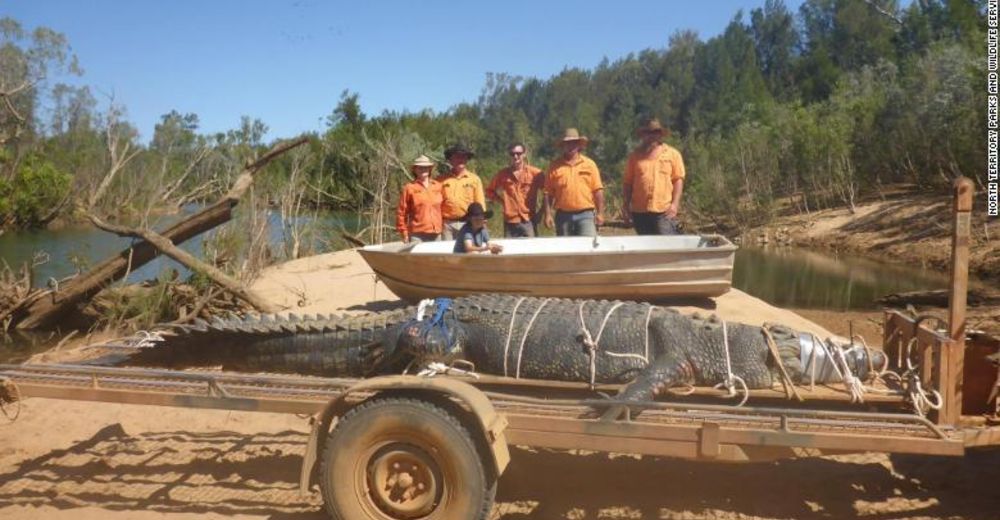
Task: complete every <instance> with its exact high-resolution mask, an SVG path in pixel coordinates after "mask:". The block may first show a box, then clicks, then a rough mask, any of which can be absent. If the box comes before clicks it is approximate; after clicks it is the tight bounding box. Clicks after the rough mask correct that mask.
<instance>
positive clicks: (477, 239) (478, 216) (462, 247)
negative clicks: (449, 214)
mask: <svg viewBox="0 0 1000 520" xmlns="http://www.w3.org/2000/svg"><path fill="white" fill-rule="evenodd" d="M492 216H493V212H492V211H484V210H483V205H482V204H480V203H478V202H473V203H472V204H469V207H468V208H467V209H466V212H465V216H464V217H463V218H462V220H463V221H464V222H465V224H463V225H462V228H461V229H460V230H459V231H458V234H457V237H456V238H455V248H454V249H453V251H454V252H456V253H485V252H487V251H489V252H490V253H493V254H494V255H496V254H499V253H500V252H501V251H503V246H501V245H500V244H495V243H492V242H490V231H489V229H487V228H486V221H487V220H489V219H490V218H491V217H492Z"/></svg>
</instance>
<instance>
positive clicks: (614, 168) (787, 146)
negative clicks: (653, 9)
mask: <svg viewBox="0 0 1000 520" xmlns="http://www.w3.org/2000/svg"><path fill="white" fill-rule="evenodd" d="M901 3H905V4H906V5H905V6H901V5H900V4H901ZM985 9H986V2H985V0H919V1H913V2H899V1H897V0H806V1H805V2H804V3H803V4H802V6H801V8H800V9H799V10H798V11H797V12H793V11H791V10H789V9H788V7H787V6H786V5H785V4H784V2H783V1H782V0H766V2H765V3H764V5H763V6H762V7H760V8H756V9H753V10H751V11H750V12H749V13H747V14H744V13H742V12H740V13H735V14H734V15H733V17H732V19H731V21H730V23H729V24H728V25H727V26H726V28H725V30H724V31H723V32H722V33H721V34H719V35H717V36H714V37H712V38H709V39H707V40H703V39H701V38H699V37H698V36H697V35H696V34H695V33H693V32H691V31H679V32H677V33H675V34H673V35H669V36H668V35H665V43H666V46H665V47H664V48H660V49H645V50H641V51H637V52H636V53H634V54H631V55H628V56H625V57H622V58H619V59H617V60H613V61H612V60H608V59H605V60H603V61H602V62H601V63H599V64H597V66H595V67H594V68H593V69H581V68H567V69H565V70H562V71H561V72H559V73H557V74H555V75H554V76H552V77H550V78H546V79H542V78H526V77H519V76H513V75H510V74H507V73H503V72H497V73H491V74H488V75H487V77H486V78H485V83H484V87H483V89H482V91H481V93H480V94H479V97H478V98H477V99H476V100H475V101H472V102H467V103H461V104H458V105H456V106H454V107H452V108H451V109H449V110H447V111H444V112H440V113H435V112H433V111H430V110H423V111H418V112H401V113H400V112H384V113H382V114H377V115H375V114H365V113H364V111H363V110H362V108H361V96H362V95H363V94H359V93H357V92H352V91H350V90H345V91H343V92H341V93H340V94H339V98H337V97H336V95H334V96H333V98H332V99H331V105H332V107H333V108H332V109H331V110H330V112H329V115H327V116H326V117H325V122H326V129H325V130H324V131H323V132H321V133H319V134H317V135H315V136H313V142H312V144H311V146H310V148H309V150H308V152H307V153H308V156H304V157H298V156H296V158H294V159H293V158H291V157H286V158H283V159H282V160H280V161H276V163H275V166H274V169H275V170H277V172H276V174H273V175H269V176H268V179H267V180H266V181H264V182H263V183H262V184H261V186H262V188H263V189H266V190H271V191H269V193H273V194H274V195H272V196H271V198H272V200H271V202H272V203H274V204H277V203H279V200H286V199H287V200H294V201H296V204H299V205H301V204H304V203H305V204H308V205H310V206H313V207H316V206H336V207H343V208H352V209H357V210H362V211H370V212H376V211H379V210H378V209H377V208H384V206H386V205H391V204H392V202H393V201H392V200H389V199H391V198H392V197H393V196H394V195H395V194H396V193H398V187H399V185H400V184H401V183H402V182H405V181H406V180H407V179H408V171H407V168H406V165H407V164H408V162H409V161H411V160H412V159H413V158H414V157H416V156H417V155H419V154H428V155H430V156H432V157H435V158H438V159H441V158H442V150H443V149H444V148H445V147H446V146H447V145H448V144H450V143H452V142H455V141H461V142H464V143H465V144H467V145H469V146H471V147H473V148H474V149H475V150H476V152H477V157H476V159H475V161H474V162H473V164H472V165H471V166H472V169H473V170H475V171H477V172H478V173H480V174H481V175H483V176H484V177H486V178H488V177H490V176H491V175H493V173H494V172H495V171H497V170H498V169H499V168H500V167H501V166H502V165H504V164H505V163H506V162H507V160H508V159H507V156H506V150H507V146H508V145H509V144H510V143H511V142H513V141H521V142H524V143H526V144H527V145H528V147H529V149H530V151H531V155H532V157H531V160H532V162H534V163H535V164H539V165H543V166H544V164H545V163H546V162H547V160H548V159H549V158H551V157H552V156H554V154H555V153H556V151H557V149H556V146H555V143H554V139H555V138H556V137H557V136H558V135H561V132H562V131H563V129H565V128H566V127H576V128H578V129H580V131H581V132H582V133H584V134H586V135H588V136H589V137H590V139H591V144H590V148H589V150H588V152H587V153H588V154H589V155H590V156H592V157H593V158H594V159H595V160H596V161H597V163H598V164H599V166H600V167H601V170H602V173H603V175H604V177H605V178H606V185H607V188H608V191H609V195H611V197H610V199H611V200H612V201H614V200H615V199H616V197H617V195H618V193H619V192H618V189H619V186H620V182H619V181H620V178H621V173H622V170H623V167H624V163H625V159H626V156H627V154H628V152H629V150H630V149H631V147H633V146H634V145H635V144H636V143H635V137H634V134H633V130H634V127H635V125H636V124H637V122H638V120H639V119H640V118H641V117H644V116H647V115H653V116H658V117H660V118H661V120H663V121H664V123H666V124H667V125H668V126H669V127H670V128H671V130H672V136H671V137H670V141H671V143H672V144H674V145H675V146H677V147H679V148H680V149H681V150H682V152H683V153H684V155H685V159H686V161H687V163H688V172H689V174H690V177H689V179H688V189H687V190H685V192H686V194H687V195H686V197H687V201H688V202H687V206H688V207H689V208H690V210H691V211H692V213H694V214H696V215H697V216H698V217H700V218H702V219H704V220H708V221H719V220H720V219H724V218H726V217H728V218H729V219H730V221H731V222H736V223H739V224H741V225H747V224H752V223H756V222H760V221H764V220H766V219H768V218H770V217H771V216H772V215H773V214H774V212H775V211H776V210H777V208H778V201H779V200H782V199H784V200H790V201H791V204H792V205H793V206H794V207H796V208H798V209H799V210H801V211H811V210H813V209H816V208H819V207H826V206H830V205H840V204H843V205H845V206H848V207H851V206H852V205H853V202H854V201H855V200H856V198H857V197H858V196H861V195H863V194H864V193H866V192H868V191H872V190H877V189H879V187H880V186H881V185H882V184H885V183H891V182H907V183H913V184H916V185H919V186H922V187H926V188H927V189H936V188H938V187H941V186H944V185H946V184H947V183H948V182H950V180H951V179H952V178H954V177H955V176H957V175H974V174H975V173H976V172H977V171H978V168H980V167H981V162H982V157H984V154H985V150H984V145H985V143H984V140H983V139H981V138H980V136H981V134H982V129H983V128H984V126H985V123H984V121H983V119H982V117H981V115H980V114H979V112H978V111H977V107H981V106H983V104H984V103H983V97H984V94H983V93H982V88H981V85H980V84H979V82H980V78H981V77H982V68H983V67H984V63H985V59H984V58H985V56H984V52H985V47H984V46H983V45H981V42H982V41H983V38H984V36H985V35H984V32H983V28H984V27H985ZM0 36H2V40H0V90H3V89H8V90H11V89H15V88H16V87H18V86H19V85H26V87H24V88H23V89H21V90H17V91H16V92H15V93H14V94H12V95H10V96H7V99H8V100H9V101H10V102H11V106H12V107H13V112H12V111H11V109H10V107H6V108H4V107H3V106H0V134H2V135H4V136H8V137H6V138H5V139H7V140H5V141H3V147H2V149H0V152H2V153H0V162H2V166H3V169H2V171H4V172H6V174H5V175H4V176H0V181H2V182H3V184H0V196H2V197H3V198H0V204H4V205H0V219H2V220H3V221H5V222H6V223H7V225H8V226H9V225H11V223H16V225H31V224H32V223H37V222H38V219H37V218H36V217H30V216H26V215H31V214H33V213H32V212H33V211H34V210H24V209H17V210H15V209H13V206H12V202H11V201H12V200H14V199H13V198H12V196H11V194H12V193H13V191H15V190H17V189H26V188H24V183H23V182H22V181H18V179H19V178H22V177H23V176H24V175H28V176H29V177H30V176H31V175H35V176H39V175H40V176H43V177H46V178H52V179H56V180H59V182H55V183H52V184H50V188H51V189H52V190H54V191H53V192H51V193H50V192H46V193H45V194H38V193H34V194H31V195H30V196H25V197H24V198H22V199H17V200H20V201H22V202H18V204H19V205H18V206H17V207H18V208H26V207H29V206H31V204H30V203H28V202H24V201H28V200H46V201H48V202H47V203H51V201H52V200H53V199H57V198H59V193H60V192H59V189H65V188H59V187H60V186H66V184H65V182H63V181H62V179H63V177H62V176H63V175H68V176H70V183H71V184H70V186H73V187H74V188H75V189H73V190H72V191H73V192H74V193H80V194H85V193H92V192H93V190H94V187H96V186H98V185H100V184H101V182H102V181H104V180H108V179H109V177H108V171H109V169H111V168H112V167H113V164H114V159H115V157H114V155H115V154H113V153H111V152H112V150H116V148H115V145H116V144H117V146H118V147H119V148H117V149H118V150H121V149H122V147H125V144H128V145H129V147H127V149H129V150H138V155H137V156H136V157H135V159H134V160H132V161H131V162H128V163H127V164H124V165H122V166H121V168H120V171H119V172H118V173H117V175H116V176H114V178H113V179H110V186H109V187H108V191H107V193H106V195H104V197H102V199H101V202H100V203H101V204H103V205H104V206H105V207H106V208H114V209H117V210H119V211H121V210H128V208H134V209H136V210H138V209H141V208H149V207H151V206H156V205H170V204H175V205H176V204H184V203H187V202H190V201H196V200H199V199H206V198H209V197H211V196H213V195H215V194H218V192H219V191H220V190H222V189H224V187H225V186H227V185H228V179H229V177H228V176H230V175H232V174H233V173H234V172H236V171H238V170H239V168H240V167H241V166H242V165H243V164H244V163H246V161H247V160H249V159H251V158H252V157H254V155H255V154H257V153H259V152H260V150H261V149H262V148H263V147H264V146H265V144H266V143H264V136H265V135H266V131H267V126H266V124H265V123H264V122H262V121H260V120H257V119H253V118H251V117H244V118H243V119H242V120H241V121H240V123H239V125H238V127H237V128H234V129H233V130H230V131H228V132H221V133H218V134H214V135H206V134H203V133H200V132H199V121H198V116H197V115H196V114H181V113H178V112H176V111H171V112H169V113H167V114H165V115H164V116H163V117H162V119H161V121H160V123H159V124H157V126H156V129H155V131H154V133H153V135H152V137H151V139H150V141H149V143H148V144H146V145H143V144H141V143H139V142H138V140H137V137H136V133H135V130H134V128H132V127H131V126H130V125H128V124H127V121H125V120H124V118H123V112H121V111H119V112H116V113H115V114H112V110H111V109H109V110H107V111H106V112H105V113H100V112H99V110H98V108H97V107H98V105H99V103H97V102H96V101H95V99H94V97H93V96H92V95H91V94H90V91H89V90H88V89H86V88H85V87H82V88H77V87H68V86H64V85H57V86H55V87H54V88H51V89H47V90H46V89H43V88H42V86H43V85H44V81H43V80H44V78H45V77H46V76H47V75H48V74H49V72H50V71H51V70H53V69H56V68H62V69H73V70H76V65H75V59H74V58H73V57H72V54H71V53H70V52H69V47H68V43H67V42H66V40H65V38H63V37H62V36H61V35H59V34H58V33H55V32H53V31H51V30H48V29H44V28H39V29H36V30H34V31H32V32H28V31H26V30H25V29H24V28H22V27H21V26H20V25H19V24H18V23H17V22H16V21H14V20H11V19H9V18H7V19H3V20H0ZM43 96H48V98H47V99H48V100H49V102H48V106H51V107H52V109H51V110H50V111H49V113H48V116H49V117H47V118H46V117H44V116H45V114H43V111H42V110H40V109H39V108H38V107H39V106H40V101H41V99H42V97H43ZM0 101H2V100H0ZM15 113H16V114H18V115H21V116H24V117H23V121H20V120H18V119H17V117H15V116H14V115H13V114H15ZM112 115H115V117H111V116H112ZM18 128H20V130H17V129H18ZM15 134H16V135H17V136H18V137H17V138H16V139H15V138H13V137H10V136H14V135H15ZM303 153H306V152H303ZM32 154H33V155H32ZM120 155H121V154H120V153H119V154H118V156H119V159H120ZM29 156H31V157H34V158H33V159H31V160H30V161H29V160H28V159H26V158H27V157H29ZM42 157H44V161H43V160H42V159H41V158H42ZM39 161H43V162H39ZM22 163H24V166H22ZM28 163H30V166H27V165H28ZM45 165H47V166H45ZM58 172H67V173H58ZM19 176H21V177H19ZM23 178H28V177H23ZM289 185H292V186H293V188H294V189H293V190H292V191H289V189H290V188H289ZM17 186H20V187H21V188H17ZM295 190H297V191H295ZM3 193H6V194H7V195H2V194H3ZM39 197H40V198H39ZM71 206H72V205H70V207H71ZM25 211H27V213H25ZM12 212H16V213H17V216H16V217H11V215H13V214H14V213H12ZM372 214H373V215H374V213H372ZM373 236H376V235H373Z"/></svg>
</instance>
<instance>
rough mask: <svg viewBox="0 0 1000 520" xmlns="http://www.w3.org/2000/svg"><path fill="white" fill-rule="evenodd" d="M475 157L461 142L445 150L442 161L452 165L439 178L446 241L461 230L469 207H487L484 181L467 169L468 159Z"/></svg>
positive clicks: (443, 232)
mask: <svg viewBox="0 0 1000 520" xmlns="http://www.w3.org/2000/svg"><path fill="white" fill-rule="evenodd" d="M475 155H476V154H475V153H473V152H472V150H470V149H469V148H468V147H467V146H465V145H464V144H461V143H458V144H453V145H451V146H449V147H448V148H447V149H446V150H445V151H444V158H445V160H446V161H448V164H449V166H451V170H450V171H449V172H448V173H447V174H444V175H441V176H440V177H438V181H440V182H441V185H442V194H443V195H444V202H443V203H442V204H441V218H442V219H443V228H442V234H443V236H444V239H445V240H451V239H453V238H455V233H457V232H458V230H459V229H461V228H462V225H463V222H462V217H464V216H465V212H466V210H468V208H469V204H472V203H473V202H478V203H479V204H480V205H484V204H486V197H485V196H484V194H483V181H482V180H481V179H480V178H479V176H478V175H476V174H475V173H474V172H472V171H471V170H469V169H468V168H467V167H466V165H467V163H468V162H469V159H471V158H473V157H475Z"/></svg>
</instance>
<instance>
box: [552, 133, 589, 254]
mask: <svg viewBox="0 0 1000 520" xmlns="http://www.w3.org/2000/svg"><path fill="white" fill-rule="evenodd" d="M588 142H589V140H588V139H587V138H586V137H585V136H582V135H580V132H579V131H577V129H576V128H567V129H566V132H565V133H564V134H563V137H562V139H560V140H559V141H558V144H559V147H560V149H561V150H562V155H561V156H560V157H559V158H557V159H556V160H554V161H552V164H550V165H549V169H548V171H547V172H546V174H545V226H546V227H549V228H551V227H552V225H553V219H552V208H555V210H556V215H555V228H556V234H557V235H559V236H592V237H596V236H597V227H598V226H600V225H602V224H604V184H602V183H601V172H600V171H599V170H598V169H597V164H596V163H594V161H593V160H591V159H590V158H589V157H587V156H585V155H583V153H582V152H583V149H584V148H586V146H587V143H588Z"/></svg>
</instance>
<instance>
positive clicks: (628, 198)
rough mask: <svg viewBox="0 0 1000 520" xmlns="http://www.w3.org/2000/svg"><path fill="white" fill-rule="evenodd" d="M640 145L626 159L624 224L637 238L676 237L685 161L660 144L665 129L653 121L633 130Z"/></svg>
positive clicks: (623, 206) (676, 153)
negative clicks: (632, 230)
mask: <svg viewBox="0 0 1000 520" xmlns="http://www.w3.org/2000/svg"><path fill="white" fill-rule="evenodd" d="M636 133H637V134H638V136H639V138H640V139H642V143H641V144H640V145H639V147H638V148H636V149H635V150H634V151H633V152H632V153H631V154H630V155H629V157H628V163H627V164H626V165H625V178H624V180H623V181H622V195H623V198H624V199H625V200H624V201H623V204H622V212H623V213H624V215H623V217H624V219H625V223H626V224H628V223H629V222H632V223H633V224H634V226H635V233H636V234H637V235H676V234H677V233H678V230H677V213H678V212H679V211H680V208H681V194H682V193H683V192H684V176H685V175H686V173H685V171H684V160H683V159H682V158H681V154H680V152H678V151H677V150H676V149H675V148H673V147H672V146H669V145H666V144H664V143H663V142H662V139H663V137H664V136H666V135H667V134H668V132H667V129H666V128H664V127H663V125H661V124H660V121H659V120H657V119H656V118H652V119H649V120H647V121H645V122H644V123H643V125H642V126H640V127H639V129H638V130H636Z"/></svg>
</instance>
